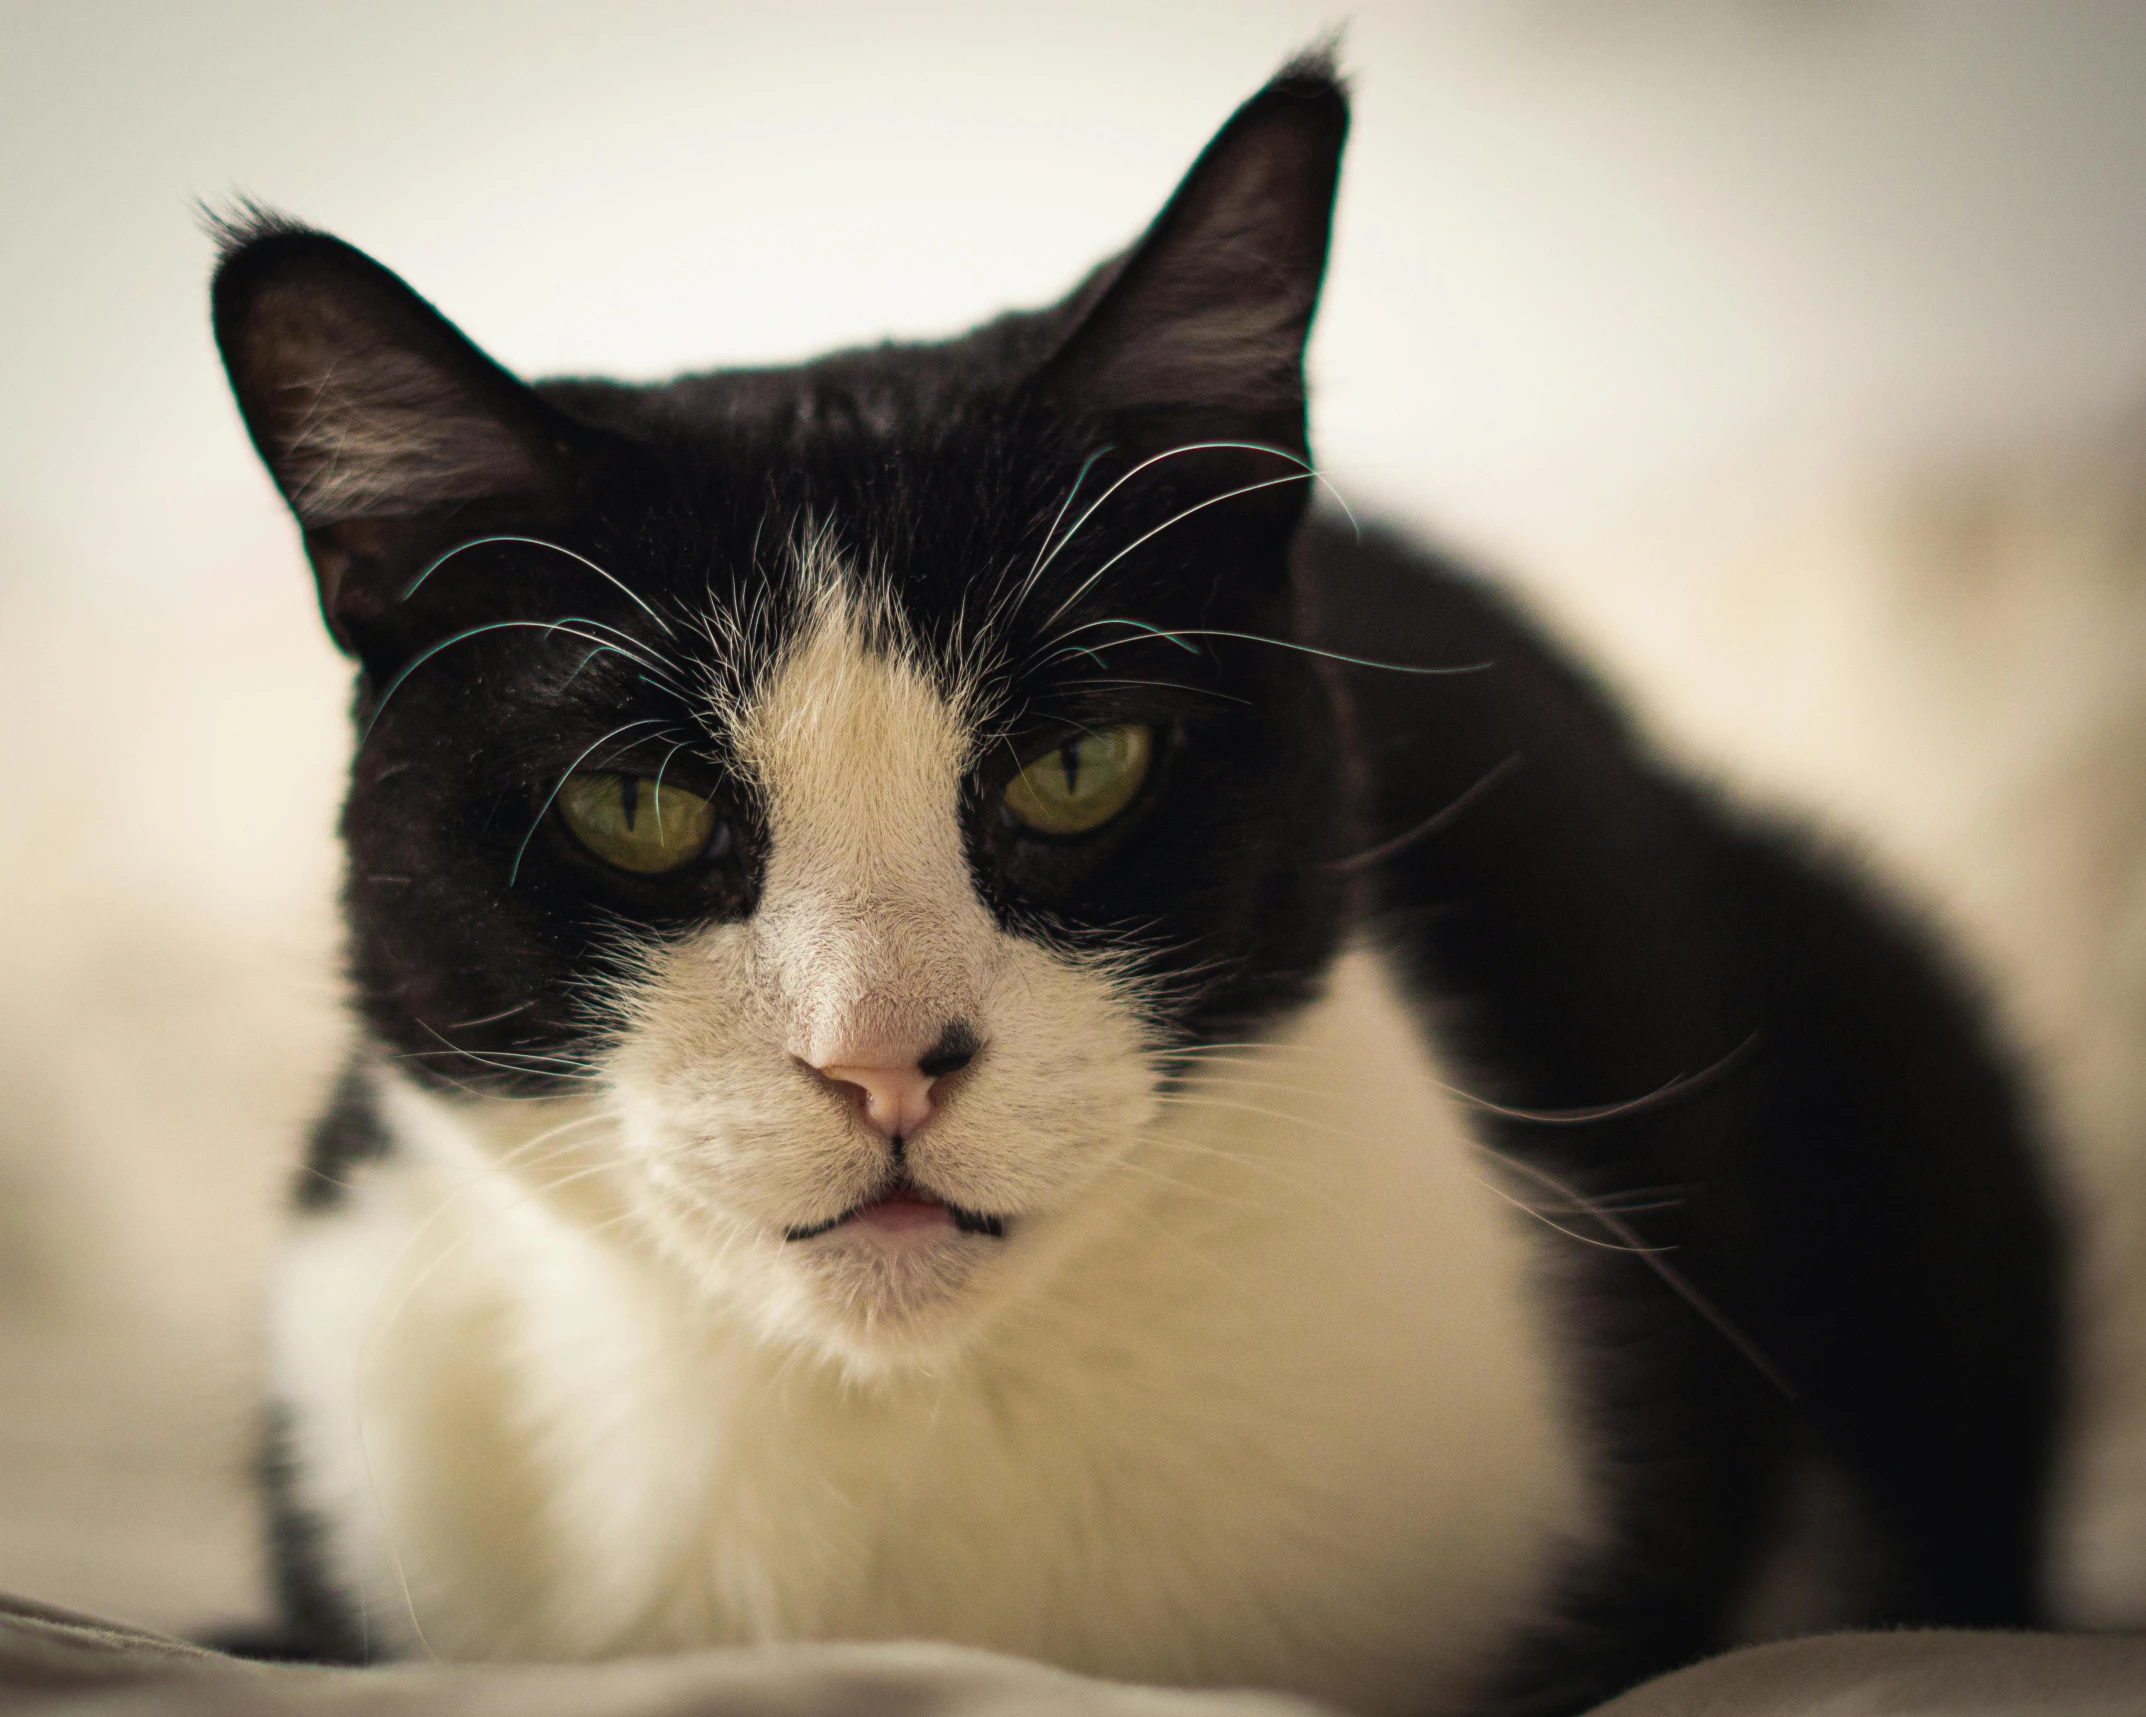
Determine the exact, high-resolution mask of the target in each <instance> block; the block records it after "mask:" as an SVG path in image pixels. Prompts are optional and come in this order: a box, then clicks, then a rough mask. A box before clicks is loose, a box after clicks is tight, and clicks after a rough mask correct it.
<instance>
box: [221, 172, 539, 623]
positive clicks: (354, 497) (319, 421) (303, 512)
mask: <svg viewBox="0 0 2146 1717" xmlns="http://www.w3.org/2000/svg"><path fill="white" fill-rule="evenodd" d="M220 236H221V237H222V239H223V241H224V256H223V261H222V264H221V266H220V267H219V268H218V269H217V271H216V280H215V285H214V287H213V288H212V290H211V303H212V306H213V311H214V319H215V328H216V343H217V346H218V348H219V349H220V350H221V352H222V354H223V360H224V368H225V370H226V371H227V372H228V373H229V375H230V378H231V387H232V391H233V392H234V393H235V394H236V395H237V396H238V404H239V410H240V411H241V413H243V414H244V416H245V419H246V428H247V429H248V431H249V432H250V433H251V434H252V436H253V444H254V446H255V447H256V448H257V449H258V450H259V452H260V455H261V458H262V460H263V462H264V463H265V464H266V465H267V466H268V469H269V473H270V475H272V476H273V477H274V478H275V480H276V486H277V488H279V489H280V490H281V491H282V492H283V498H284V500H285V501H287V502H288V503H289V504H290V508H291V511H292V512H293V513H295V514H296V515H297V517H298V522H299V523H300V525H302V526H303V527H304V528H305V538H306V549H307V552H308V554H309V555H310V556H311V557H312V560H313V565H314V570H315V572H316V573H317V574H318V576H319V580H320V595H321V607H322V610H323V612H324V613H325V615H326V617H327V620H328V624H329V626H330V628H331V630H333V631H334V632H335V633H336V636H337V638H338V639H339V640H340V641H341V642H342V643H343V644H344V645H345V647H346V648H359V647H360V637H359V635H360V634H362V633H363V632H364V631H365V630H366V625H367V622H368V620H377V619H379V618H381V617H382V613H383V610H384V608H385V607H386V605H387V603H388V601H389V600H390V595H389V592H388V591H387V590H386V589H385V588H382V587H381V586H383V585H384V583H385V582H386V581H388V580H390V579H391V578H392V576H393V574H394V573H395V571H396V570H397V569H396V566H395V563H396V562H398V561H399V560H402V559H404V558H406V557H407V555H408V554H410V553H415V552H419V551H421V550H422V549H423V547H424V546H425V544H426V543H427V542H428V541H430V540H437V539H439V538H441V537H442V536H443V535H447V534H453V533H454V532H455V531H456V530H457V528H459V527H462V526H465V525H467V524H468V522H469V521H470V520H471V519H473V518H475V517H491V516H496V515H497V514H498V513H499V512H500V511H502V510H503V509H505V510H513V509H517V508H519V509H525V510H526V509H529V508H532V507H536V508H541V507H542V506H543V504H544V502H545V498H546V497H547V496H548V495H549V494H551V493H553V492H554V491H556V490H557V488H558V487H559V486H560V484H561V482H562V479H563V478H564V476H565V472H566V469H567V464H568V460H569V457H570V452H571V441H572V430H571V427H570V426H569V425H567V424H566V423H565V422H564V420H563V419H561V418H560V417H559V416H558V414H557V413H556V412H554V411H553V410H552V409H551V408H550V407H549V406H547V405H546V404H545V403H544V402H543V401H542V400H540V399H539V398H538V397H537V396H536V395H535V394H534V393H532V392H531V391H530V390H529V389H528V388H527V387H525V386H524V385H523V384H522V383H521V382H519V381H517V380H515V378H514V377H513V376H511V375H509V374H508V373H507V372H506V371H505V370H503V369H501V368H500V367H499V365H497V364H495V363H494V362H492V360H491V359H490V358H488V357H486V356H485V355H484V354H483V353H482V352H480V351H479V350H478V349H477V348H476V347H475V346H473V345H471V344H470V342H469V341H468V340H466V339H465V338H463V336H462V335H461V334H460V333H459V332H458V331H457V330H456V329H455V328H454V326H453V325H452V324H451V323H449V322H448V321H447V319H446V318H445V317H443V316H441V315H440V313H439V312H438V311H436V310H434V309H433V308H432V306H431V305H429V304H427V303H426V302H425V301H424V300H423V299H422V298H420V297H418V295H417V294H416V293H415V292H413V291H411V290H410V288H409V287H407V286H406V285H404V284H403V283H402V281H401V280H399V279H397V278H396V277H395V276H394V275H393V274H391V273H389V272H388V271H387V270H386V269H385V268H382V267H381V266H380V265H379V264H378V263H377V262H374V261H373V260H372V259H371V258H370V257H368V256H366V255H365V254H364V253H363V252H361V251H358V250H355V249H353V248H352V247H351V246H349V245H347V244H344V243H343V242H342V241H341V240H340V239H335V238H331V237H329V236H328V235H327V234H326V233H320V232H313V231H310V230H308V229H306V228H304V227H301V226H298V225H296V224H295V223H292V222H289V221H286V220H283V219H281V218H280V217H276V216H272V215H261V214H258V213H253V214H250V216H249V218H248V219H246V220H245V221H244V222H242V223H230V224H225V225H223V226H222V227H221V228H220Z"/></svg>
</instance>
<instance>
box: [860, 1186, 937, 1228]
mask: <svg viewBox="0 0 2146 1717" xmlns="http://www.w3.org/2000/svg"><path fill="white" fill-rule="evenodd" d="M850 1221H851V1222H855V1223H861V1224H862V1225H863V1226H864V1227H866V1228H872V1229H876V1230H878V1232H880V1233H881V1234H916V1233H921V1232H922V1231H924V1230H925V1229H930V1228H951V1227H953V1226H954V1218H953V1213H952V1212H950V1211H949V1210H948V1209H947V1208H946V1206H945V1205H943V1204H941V1203H940V1202H939V1201H938V1200H937V1199H934V1198H919V1197H918V1196H917V1195H916V1194H915V1193H912V1192H902V1193H896V1194H895V1195H894V1196H893V1197H892V1198H883V1199H881V1200H880V1201H879V1202H878V1203H877V1204H868V1205H866V1206H865V1207H864V1208H863V1209H862V1210H860V1211H858V1212H857V1214H856V1215H855V1216H853V1217H851V1218H850ZM844 1226H847V1224H845V1225H844Z"/></svg>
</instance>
